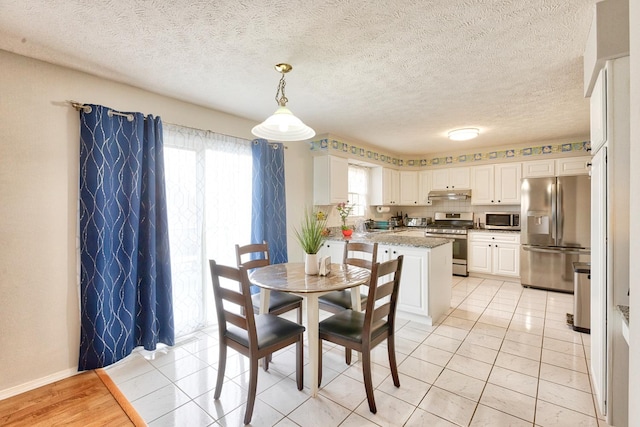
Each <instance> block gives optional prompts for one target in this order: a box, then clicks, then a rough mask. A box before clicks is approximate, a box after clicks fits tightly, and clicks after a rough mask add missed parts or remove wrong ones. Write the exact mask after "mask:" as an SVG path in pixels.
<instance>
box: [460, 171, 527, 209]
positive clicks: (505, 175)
mask: <svg viewBox="0 0 640 427" xmlns="http://www.w3.org/2000/svg"><path fill="white" fill-rule="evenodd" d="M521 179H522V163H503V164H498V165H495V190H496V191H495V200H496V201H497V203H498V204H501V205H519V204H520V186H521V183H520V180H521ZM472 197H473V193H472Z"/></svg>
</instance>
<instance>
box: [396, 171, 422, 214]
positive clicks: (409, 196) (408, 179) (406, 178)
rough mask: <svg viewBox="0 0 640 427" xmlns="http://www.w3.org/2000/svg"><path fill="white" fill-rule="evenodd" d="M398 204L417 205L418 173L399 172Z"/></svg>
mask: <svg viewBox="0 0 640 427" xmlns="http://www.w3.org/2000/svg"><path fill="white" fill-rule="evenodd" d="M399 176H400V196H399V204H400V205H403V206H411V205H418V191H419V177H418V171H400V173H399Z"/></svg>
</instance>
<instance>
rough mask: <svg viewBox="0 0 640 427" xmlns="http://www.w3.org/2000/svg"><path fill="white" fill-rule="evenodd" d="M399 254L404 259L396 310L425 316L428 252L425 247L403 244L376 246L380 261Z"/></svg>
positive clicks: (426, 313)
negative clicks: (411, 246)
mask: <svg viewBox="0 0 640 427" xmlns="http://www.w3.org/2000/svg"><path fill="white" fill-rule="evenodd" d="M400 255H404V261H403V264H402V275H401V277H400V294H399V295H398V310H399V311H404V312H409V313H415V314H422V315H425V316H427V315H428V313H429V306H428V302H429V301H428V294H427V292H428V288H427V283H428V280H429V273H428V266H429V252H428V251H427V250H425V249H414V248H408V247H404V246H379V247H378V259H379V260H380V261H388V260H390V259H395V258H398V257H399V256H400ZM383 257H384V258H383Z"/></svg>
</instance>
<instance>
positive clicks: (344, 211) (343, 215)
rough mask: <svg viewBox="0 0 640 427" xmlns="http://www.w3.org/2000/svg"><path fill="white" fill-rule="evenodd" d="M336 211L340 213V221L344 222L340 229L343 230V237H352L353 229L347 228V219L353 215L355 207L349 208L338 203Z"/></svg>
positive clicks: (344, 204)
mask: <svg viewBox="0 0 640 427" xmlns="http://www.w3.org/2000/svg"><path fill="white" fill-rule="evenodd" d="M336 209H337V211H338V215H340V219H341V220H342V226H341V227H340V228H341V229H342V235H343V236H345V237H349V236H351V233H353V229H351V227H348V226H347V217H348V216H349V214H351V211H352V210H353V206H348V205H347V204H346V203H338V205H337V206H336Z"/></svg>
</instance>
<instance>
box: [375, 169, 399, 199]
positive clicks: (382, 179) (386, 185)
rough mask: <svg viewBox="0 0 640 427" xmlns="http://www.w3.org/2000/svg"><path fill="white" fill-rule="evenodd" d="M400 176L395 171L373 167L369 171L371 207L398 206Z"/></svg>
mask: <svg viewBox="0 0 640 427" xmlns="http://www.w3.org/2000/svg"><path fill="white" fill-rule="evenodd" d="M399 195H400V176H399V172H398V171H397V170H395V169H388V168H383V167H375V168H372V169H371V194H370V196H371V202H370V203H371V205H374V206H385V205H399V204H400V198H399Z"/></svg>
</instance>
